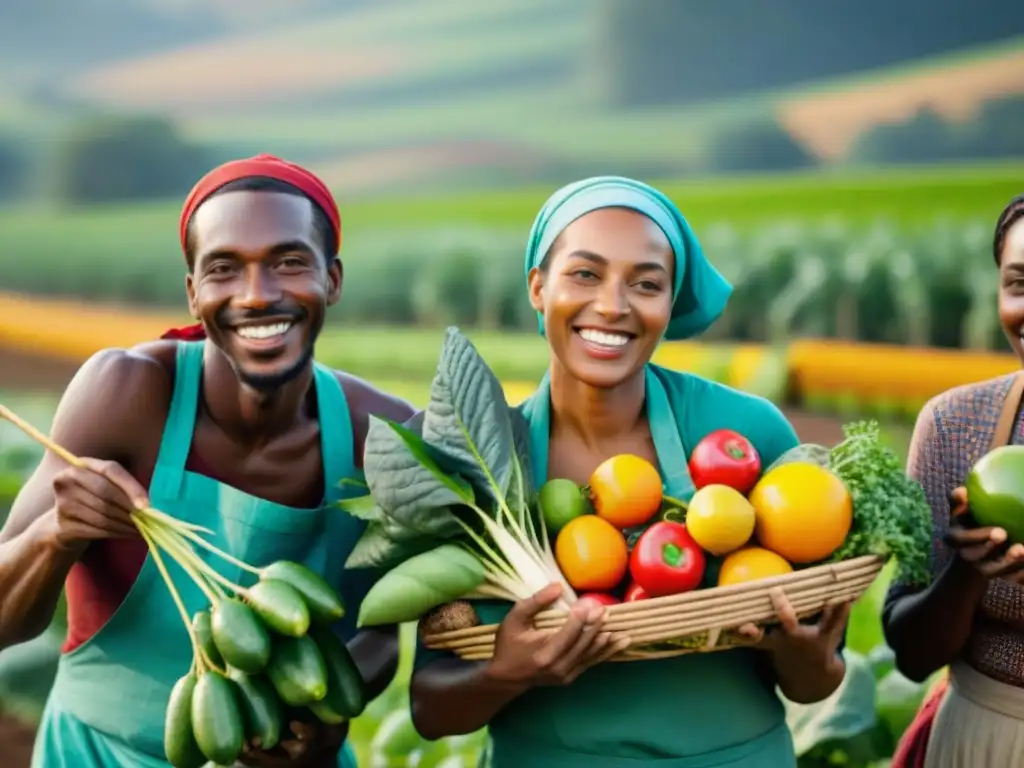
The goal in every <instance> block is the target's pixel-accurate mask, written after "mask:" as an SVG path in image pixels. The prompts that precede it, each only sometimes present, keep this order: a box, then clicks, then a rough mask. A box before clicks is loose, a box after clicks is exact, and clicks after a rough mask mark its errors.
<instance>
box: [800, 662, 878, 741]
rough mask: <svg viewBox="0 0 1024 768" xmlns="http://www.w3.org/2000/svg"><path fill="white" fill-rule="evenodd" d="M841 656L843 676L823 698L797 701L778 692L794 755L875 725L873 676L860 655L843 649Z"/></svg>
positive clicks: (861, 731)
mask: <svg viewBox="0 0 1024 768" xmlns="http://www.w3.org/2000/svg"><path fill="white" fill-rule="evenodd" d="M843 658H844V659H845V660H846V675H845V676H844V677H843V682H842V683H840V685H839V687H838V688H837V689H836V690H835V691H834V692H833V693H832V695H831V696H829V697H828V698H827V699H824V700H823V701H819V702H817V703H815V704H797V703H795V702H792V701H789V700H788V699H786V698H785V697H784V696H782V694H781V693H780V698H781V699H782V702H783V704H784V705H785V708H786V723H787V725H789V729H790V731H791V732H792V734H793V745H794V747H795V749H796V754H797V756H798V757H799V756H801V755H804V754H806V753H808V752H810V751H811V750H812V749H814V748H815V747H816V746H817V745H819V744H824V743H826V742H830V741H834V740H836V739H849V738H852V737H854V736H857V735H858V734H861V733H864V732H866V731H870V730H871V729H872V728H874V726H875V722H876V716H875V676H874V674H873V673H872V670H871V667H870V665H869V664H868V662H867V660H866V659H865V658H864V657H863V656H861V655H860V654H859V653H856V652H854V651H851V650H849V649H845V650H844V651H843Z"/></svg>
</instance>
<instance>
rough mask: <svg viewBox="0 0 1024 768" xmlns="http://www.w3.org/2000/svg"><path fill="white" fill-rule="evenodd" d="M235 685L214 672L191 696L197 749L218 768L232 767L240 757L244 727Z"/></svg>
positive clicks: (193, 728) (199, 683)
mask: <svg viewBox="0 0 1024 768" xmlns="http://www.w3.org/2000/svg"><path fill="white" fill-rule="evenodd" d="M236 690H237V689H236V687H235V684H234V683H232V682H231V681H230V680H228V679H227V678H226V677H224V676H223V675H221V674H220V673H218V672H207V673H205V674H204V675H203V676H202V677H200V678H199V681H198V682H197V683H196V688H195V692H194V693H193V694H192V730H193V732H194V733H195V735H196V743H197V744H198V745H199V749H201V750H202V752H203V754H204V755H206V758H207V759H208V760H212V761H213V762H214V763H217V764H218V765H233V764H234V762H235V760H237V759H238V756H239V755H240V754H242V746H243V745H244V743H245V728H244V726H243V724H242V722H243V721H242V713H241V711H240V710H239V708H238V698H237V694H236Z"/></svg>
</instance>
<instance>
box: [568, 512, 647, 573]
mask: <svg viewBox="0 0 1024 768" xmlns="http://www.w3.org/2000/svg"><path fill="white" fill-rule="evenodd" d="M555 561H556V562H557V563H558V568H559V570H561V571H562V575H563V576H565V580H566V581H568V582H569V584H571V585H572V588H573V589H575V590H577V591H581V592H607V591H608V590H610V589H612V588H614V587H616V586H617V585H618V584H619V582H620V581H622V577H623V576H625V575H626V568H627V566H628V565H629V549H628V547H627V546H626V538H625V536H623V535H622V532H621V531H619V530H616V528H615V527H614V526H613V525H612V524H611V523H609V522H608V521H607V520H602V519H601V518H600V517H597V516H595V515H581V516H580V517H577V518H574V519H572V520H570V521H569V522H568V523H566V524H565V526H564V527H563V528H562V530H560V531H559V532H558V537H557V538H556V539H555Z"/></svg>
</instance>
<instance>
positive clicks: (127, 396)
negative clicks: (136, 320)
mask: <svg viewBox="0 0 1024 768" xmlns="http://www.w3.org/2000/svg"><path fill="white" fill-rule="evenodd" d="M168 360H171V361H172V362H171V363H170V366H171V367H168V364H167V361H168ZM173 382H174V369H173V355H172V356H171V357H170V358H168V351H167V349H166V348H161V347H158V348H154V349H147V348H146V345H143V346H142V347H137V348H133V349H119V348H109V349H103V350H100V351H99V352H97V353H95V354H94V355H92V357H90V358H89V359H88V360H86V361H85V363H83V364H82V366H81V368H79V369H78V371H77V373H75V375H74V377H73V378H72V380H71V383H70V384H68V387H67V389H66V390H65V391H64V394H63V396H62V397H61V401H60V404H59V405H58V407H57V412H56V414H55V415H54V424H53V433H54V439H56V440H57V441H58V442H61V440H63V441H64V442H63V443H62V444H64V445H65V447H67V448H68V449H69V450H71V451H73V452H75V451H78V452H84V455H89V456H94V457H96V458H107V457H106V456H101V455H100V453H101V452H102V451H104V450H105V451H106V452H108V453H109V452H120V450H121V449H123V450H130V449H131V448H132V446H133V445H134V444H135V442H136V439H137V437H139V438H141V436H142V435H146V434H148V428H149V427H151V426H152V427H156V426H157V425H159V424H162V421H163V419H164V418H166V415H167V409H168V407H169V405H170V401H171V393H172V392H173V388H174V387H173ZM133 436H136V437H133Z"/></svg>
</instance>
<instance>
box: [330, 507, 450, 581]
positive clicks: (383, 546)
mask: <svg viewBox="0 0 1024 768" xmlns="http://www.w3.org/2000/svg"><path fill="white" fill-rule="evenodd" d="M386 525H387V526H389V527H391V528H392V530H389V527H385V526H386ZM396 525H397V524H396V523H395V522H394V521H393V520H388V519H387V518H385V519H384V521H383V522H372V523H370V524H369V525H368V526H366V530H364V531H363V535H362V536H360V537H359V540H358V541H356V544H355V546H354V547H353V548H352V551H351V552H350V553H349V556H348V559H347V560H346V561H345V567H346V568H353V569H355V568H374V569H382V570H386V569H388V568H393V567H394V566H396V565H398V564H399V563H401V562H402V561H403V560H406V559H408V558H410V557H413V556H414V555H418V554H420V553H421V552H426V551H427V550H428V549H430V548H432V547H434V546H436V545H437V544H438V540H437V539H435V538H434V537H432V536H425V535H423V534H421V533H418V532H417V531H409V532H408V533H407V534H406V535H396V534H395V532H394V530H393V527H394V526H396Z"/></svg>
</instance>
